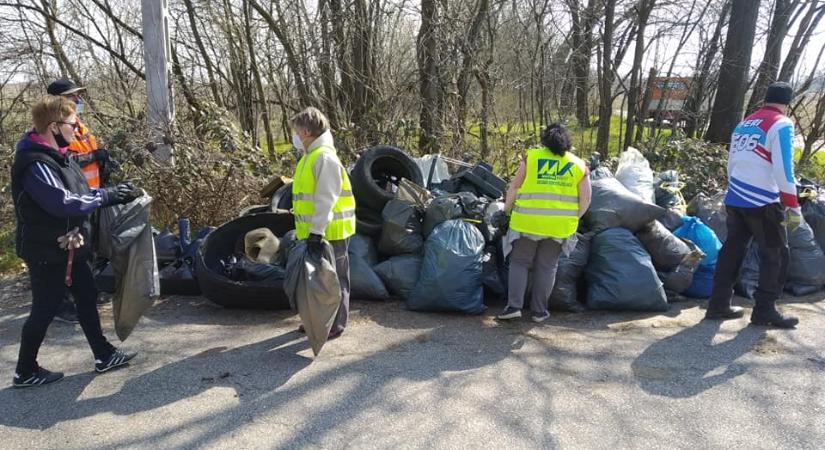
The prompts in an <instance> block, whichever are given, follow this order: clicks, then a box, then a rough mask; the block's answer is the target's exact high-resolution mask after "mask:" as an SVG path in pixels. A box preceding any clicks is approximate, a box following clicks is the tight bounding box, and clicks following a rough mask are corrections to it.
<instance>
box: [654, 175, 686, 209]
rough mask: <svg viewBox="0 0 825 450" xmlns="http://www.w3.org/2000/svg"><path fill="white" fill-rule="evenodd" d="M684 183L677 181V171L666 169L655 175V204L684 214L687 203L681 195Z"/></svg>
mask: <svg viewBox="0 0 825 450" xmlns="http://www.w3.org/2000/svg"><path fill="white" fill-rule="evenodd" d="M684 186H685V184H684V183H682V182H680V181H679V172H677V171H675V170H666V171H664V172H662V173H660V174H659V175H658V176H657V177H656V181H655V193H656V194H655V195H656V204H657V205H659V206H661V207H662V208H665V209H671V210H674V211H678V212H681V213H682V214H680V215H684V212H685V208H686V207H687V204H686V203H685V197H684V196H682V189H683V188H684Z"/></svg>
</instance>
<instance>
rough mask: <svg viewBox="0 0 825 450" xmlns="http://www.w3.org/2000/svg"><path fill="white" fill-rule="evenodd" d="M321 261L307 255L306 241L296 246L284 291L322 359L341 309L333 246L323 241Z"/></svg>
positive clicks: (316, 352)
mask: <svg viewBox="0 0 825 450" xmlns="http://www.w3.org/2000/svg"><path fill="white" fill-rule="evenodd" d="M322 243H323V246H324V252H323V254H322V255H321V259H320V260H318V259H315V258H313V257H312V256H311V255H310V254H309V252H307V245H306V241H305V240H300V241H297V242H296V243H295V245H294V246H293V248H292V250H291V251H290V252H289V261H287V264H286V274H287V275H286V280H284V291H285V292H286V295H287V296H288V297H289V303H290V305H291V306H292V308H293V309H297V310H298V315H300V316H301V322H302V323H303V324H304V329H305V331H306V335H307V339H308V340H309V344H310V346H311V347H312V353H314V354H315V356H318V353H320V352H321V349H322V348H323V347H324V344H325V343H326V342H327V337H328V336H329V331H330V330H331V329H332V324H333V323H334V322H335V316H336V315H337V314H338V307H339V306H340V305H341V285H340V284H339V283H338V275H337V274H336V273H335V254H334V253H333V250H332V245H330V243H329V242H327V241H326V240H323V241H322Z"/></svg>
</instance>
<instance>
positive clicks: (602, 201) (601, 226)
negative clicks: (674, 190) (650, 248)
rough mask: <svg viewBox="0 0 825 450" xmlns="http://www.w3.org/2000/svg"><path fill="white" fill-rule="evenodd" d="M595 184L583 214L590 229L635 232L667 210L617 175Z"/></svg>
mask: <svg viewBox="0 0 825 450" xmlns="http://www.w3.org/2000/svg"><path fill="white" fill-rule="evenodd" d="M592 186H593V200H592V202H591V203H590V208H588V209H587V213H585V215H584V217H583V220H584V225H585V227H586V228H587V229H588V230H590V231H594V232H600V231H603V230H606V229H608V228H615V227H622V228H627V229H628V230H630V231H632V232H634V233H635V232H637V231H639V230H641V229H642V228H644V227H645V226H646V225H647V224H648V223H650V222H651V221H654V220H656V219H658V218H659V217H661V216H662V215H663V214H664V213H665V209H664V208H662V207H660V206H656V205H654V204H651V203H648V202H645V201H644V200H642V199H641V198H639V197H638V196H637V195H636V194H634V193H632V192H630V191H628V190H627V188H626V187H624V186H623V185H622V183H619V181H618V180H616V179H615V178H601V179H598V180H595V181H593V182H592Z"/></svg>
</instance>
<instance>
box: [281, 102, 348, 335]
mask: <svg viewBox="0 0 825 450" xmlns="http://www.w3.org/2000/svg"><path fill="white" fill-rule="evenodd" d="M289 125H290V126H291V127H292V129H293V131H294V133H295V134H293V136H292V145H293V146H295V148H296V149H298V150H302V151H303V153H304V154H303V156H302V157H301V159H300V161H298V165H297V167H296V168H295V176H294V177H293V179H294V180H293V182H292V212H293V214H294V215H295V237H296V239H299V240H306V241H307V251H308V252H310V253H311V254H313V256H315V257H318V258H320V257H321V254H322V252H323V245H322V243H321V241H322V239H326V240H327V241H329V243H330V244H332V248H333V250H334V252H335V270H336V272H337V273H338V281H339V283H340V285H341V306H340V307H339V308H338V315H337V317H336V318H335V322H334V323H333V325H332V329H331V330H330V333H329V338H330V339H334V338H336V337H338V336H340V335H341V333H343V332H344V329H345V328H346V326H347V320H348V318H349V292H350V278H349V254H348V251H349V238H350V236H352V235H353V234H355V197H353V196H352V187H351V185H350V181H349V176H348V175H347V171H346V170H345V169H344V166H343V165H342V164H341V161H340V160H339V159H338V154H337V153H336V151H335V145H334V142H333V139H332V133H331V132H330V130H329V120H327V118H326V116H324V114H323V113H321V111H319V110H318V109H316V108H313V107H309V108H306V109H305V110H303V111H301V112H300V113H298V114H296V115H295V116H293V117H292V118H291V119H289ZM299 331H303V328H302V327H299Z"/></svg>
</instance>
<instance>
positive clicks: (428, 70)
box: [417, 0, 442, 154]
mask: <svg viewBox="0 0 825 450" xmlns="http://www.w3.org/2000/svg"><path fill="white" fill-rule="evenodd" d="M437 21H438V2H437V0H421V26H420V28H419V30H418V47H417V52H418V70H419V73H420V79H419V93H420V95H421V115H420V128H421V129H420V132H419V136H418V146H419V148H420V150H421V152H422V153H424V154H426V153H438V151H439V148H440V139H441V135H442V129H441V127H442V123H441V115H442V114H441V108H442V98H441V92H442V89H441V73H440V70H441V69H440V67H439V63H440V61H439V51H438V25H437Z"/></svg>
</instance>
